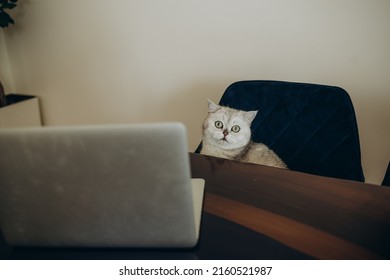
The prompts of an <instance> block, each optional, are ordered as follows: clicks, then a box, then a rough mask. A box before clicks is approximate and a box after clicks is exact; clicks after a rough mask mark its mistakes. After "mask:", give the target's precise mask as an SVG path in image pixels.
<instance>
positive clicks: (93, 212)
mask: <svg viewBox="0 0 390 280" xmlns="http://www.w3.org/2000/svg"><path fill="white" fill-rule="evenodd" d="M203 191H204V180H203V179H191V173H190V162H189V154H188V149H187V137H186V129H185V127H184V125H183V124H181V123H149V124H127V125H125V124H123V125H92V126H64V127H37V128H13V129H0V231H2V233H3V235H4V237H5V240H6V241H7V243H8V244H10V245H11V246H23V247H24V246H40V247H41V246H42V247H52V246H54V247H63V246H65V247H148V248H150V247H153V248H161V247H175V248H178V247H179V248H183V247H193V246H195V245H196V244H197V241H198V237H199V229H200V222H201V209H202V201H203Z"/></svg>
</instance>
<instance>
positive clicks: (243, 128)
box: [201, 100, 287, 168]
mask: <svg viewBox="0 0 390 280" xmlns="http://www.w3.org/2000/svg"><path fill="white" fill-rule="evenodd" d="M257 112H258V111H241V110H236V109H232V108H229V107H224V106H220V105H217V104H215V103H214V102H212V101H211V100H208V117H207V118H206V119H205V120H204V122H203V141H202V143H203V147H202V151H201V154H204V155H210V156H215V157H221V158H227V159H232V160H239V161H243V162H251V163H257V164H263V165H269V166H274V167H279V168H287V165H286V164H285V163H284V162H283V160H281V159H280V158H279V157H278V156H277V155H276V154H275V153H274V152H273V151H272V150H271V149H269V148H268V147H267V146H266V145H264V144H262V143H254V142H252V141H251V134H252V133H251V128H250V126H251V123H252V121H253V120H254V118H255V117H256V114H257Z"/></svg>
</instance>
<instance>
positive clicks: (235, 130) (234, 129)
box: [232, 125, 241, 133]
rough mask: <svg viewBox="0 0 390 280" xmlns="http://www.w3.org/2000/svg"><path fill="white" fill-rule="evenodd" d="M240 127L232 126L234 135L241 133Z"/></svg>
mask: <svg viewBox="0 0 390 280" xmlns="http://www.w3.org/2000/svg"><path fill="white" fill-rule="evenodd" d="M240 129H241V128H240V127H239V126H238V125H233V126H232V131H233V132H234V133H238V132H239V131H240Z"/></svg>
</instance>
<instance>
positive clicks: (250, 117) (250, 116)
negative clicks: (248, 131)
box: [244, 111, 259, 123]
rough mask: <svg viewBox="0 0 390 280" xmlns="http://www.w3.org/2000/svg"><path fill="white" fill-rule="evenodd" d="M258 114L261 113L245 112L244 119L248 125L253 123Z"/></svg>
mask: <svg viewBox="0 0 390 280" xmlns="http://www.w3.org/2000/svg"><path fill="white" fill-rule="evenodd" d="M258 112H259V111H248V112H244V117H245V119H246V120H247V121H248V123H252V121H253V120H254V119H255V118H256V115H257V113H258Z"/></svg>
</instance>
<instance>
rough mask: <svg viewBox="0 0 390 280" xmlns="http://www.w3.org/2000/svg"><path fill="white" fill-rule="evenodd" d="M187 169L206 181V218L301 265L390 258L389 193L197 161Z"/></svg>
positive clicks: (226, 163) (337, 181)
mask: <svg viewBox="0 0 390 280" xmlns="http://www.w3.org/2000/svg"><path fill="white" fill-rule="evenodd" d="M191 166H192V176H193V177H201V178H204V179H205V180H206V190H207V192H206V195H205V202H204V212H205V213H207V214H210V215H213V216H215V217H218V218H222V219H223V220H225V221H230V222H233V223H235V224H238V225H241V226H242V227H244V228H246V229H249V230H251V231H252V232H255V233H258V234H260V235H262V236H266V237H269V238H271V239H272V240H274V241H277V242H278V243H281V244H283V245H286V246H287V247H289V248H292V249H294V250H295V251H297V252H300V253H303V254H305V256H302V258H305V257H308V258H316V259H389V258H390V188H387V187H381V186H376V185H370V184H365V183H360V182H355V181H347V180H340V179H334V178H326V177H320V176H314V175H309V174H304V173H300V172H294V171H290V170H282V169H277V168H272V167H267V166H260V165H253V164H243V163H239V162H234V161H229V160H222V159H216V158H212V157H206V156H203V155H198V154H192V155H191ZM223 234H224V233H221V236H223ZM253 245H255V244H253ZM232 246H234V245H232ZM283 249H286V248H283ZM286 252H287V250H286ZM294 256H295V255H294ZM294 256H293V257H294ZM270 257H271V258H272V257H273V256H272V254H270ZM274 257H275V258H283V252H281V255H276V256H274ZM296 257H298V258H299V257H300V256H299V255H296ZM286 258H288V256H287V255H286Z"/></svg>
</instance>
